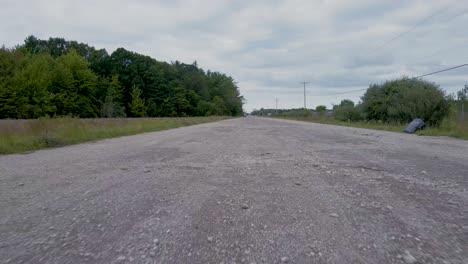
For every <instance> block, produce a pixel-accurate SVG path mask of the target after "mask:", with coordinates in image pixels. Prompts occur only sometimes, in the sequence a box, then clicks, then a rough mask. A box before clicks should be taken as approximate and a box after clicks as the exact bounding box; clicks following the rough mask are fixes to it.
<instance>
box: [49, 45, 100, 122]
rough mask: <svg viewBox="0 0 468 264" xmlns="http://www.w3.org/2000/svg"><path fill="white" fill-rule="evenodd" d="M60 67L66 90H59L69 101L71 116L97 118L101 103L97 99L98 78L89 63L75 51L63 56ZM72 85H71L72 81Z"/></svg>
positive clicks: (59, 61)
mask: <svg viewBox="0 0 468 264" xmlns="http://www.w3.org/2000/svg"><path fill="white" fill-rule="evenodd" d="M57 61H58V64H59V67H62V68H63V69H64V72H63V74H62V77H63V78H66V79H64V80H63V82H64V84H66V86H64V87H66V89H59V93H60V94H61V97H63V98H64V100H66V101H67V104H66V105H68V106H70V105H71V107H68V110H67V111H70V112H69V114H72V115H74V116H79V117H85V118H88V117H97V116H98V113H99V107H98V106H99V101H98V100H97V98H96V92H97V85H98V77H97V75H96V74H95V73H94V72H93V71H92V70H91V69H90V68H89V63H88V62H87V61H86V60H85V59H84V58H83V57H81V56H80V55H79V54H78V53H77V52H76V51H75V50H70V51H68V53H66V54H64V55H61V56H60V57H59V58H58V59H57ZM69 79H71V82H72V85H70V84H69V82H70V80H69Z"/></svg>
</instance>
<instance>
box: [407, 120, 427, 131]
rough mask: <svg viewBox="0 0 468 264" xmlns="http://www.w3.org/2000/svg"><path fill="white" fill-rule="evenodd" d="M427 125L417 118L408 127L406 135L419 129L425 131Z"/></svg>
mask: <svg viewBox="0 0 468 264" xmlns="http://www.w3.org/2000/svg"><path fill="white" fill-rule="evenodd" d="M425 125H426V124H424V121H423V120H422V119H419V118H416V119H413V121H411V123H409V124H408V125H407V126H406V128H405V130H404V131H405V132H406V133H414V132H415V131H416V130H418V129H423V128H424V126H425Z"/></svg>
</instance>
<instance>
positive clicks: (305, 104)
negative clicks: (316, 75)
mask: <svg viewBox="0 0 468 264" xmlns="http://www.w3.org/2000/svg"><path fill="white" fill-rule="evenodd" d="M301 83H302V84H303V85H304V109H307V103H306V84H309V83H310V82H305V81H304V82H301Z"/></svg>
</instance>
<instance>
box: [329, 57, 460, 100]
mask: <svg viewBox="0 0 468 264" xmlns="http://www.w3.org/2000/svg"><path fill="white" fill-rule="evenodd" d="M466 66H468V63H465V64H461V65H457V66H454V67H450V68H447V69H443V70H439V71H435V72H430V73H426V74H423V75H419V76H416V77H413V78H411V79H419V78H422V77H426V76H430V75H434V74H437V73H441V72H446V71H451V70H454V69H458V68H461V67H466ZM367 89H368V88H364V89H359V90H353V91H347V92H342V93H333V94H327V95H322V96H333V95H340V94H349V93H355V92H361V91H365V90H367Z"/></svg>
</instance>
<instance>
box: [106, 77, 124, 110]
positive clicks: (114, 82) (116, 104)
mask: <svg viewBox="0 0 468 264" xmlns="http://www.w3.org/2000/svg"><path fill="white" fill-rule="evenodd" d="M121 100H122V90H121V85H120V82H119V79H118V76H117V75H114V76H112V79H111V81H110V82H109V84H108V86H107V91H106V96H105V98H104V102H103V104H102V106H101V117H125V116H126V114H125V108H124V107H123V106H122V105H121V103H120V101H121Z"/></svg>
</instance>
